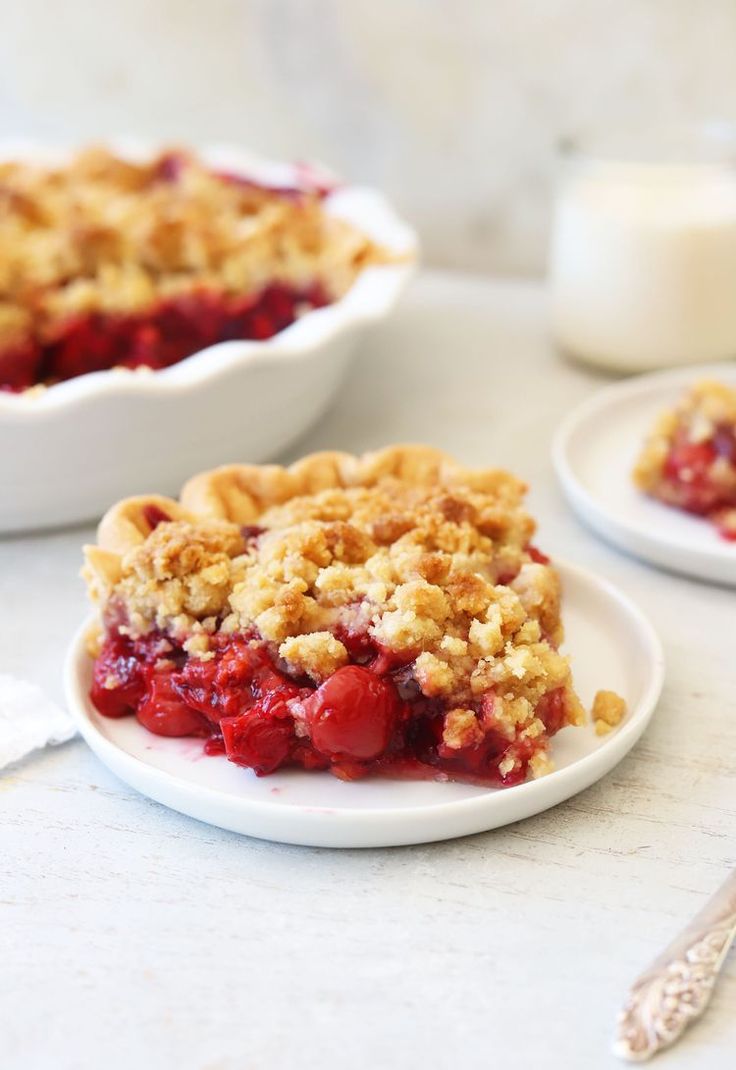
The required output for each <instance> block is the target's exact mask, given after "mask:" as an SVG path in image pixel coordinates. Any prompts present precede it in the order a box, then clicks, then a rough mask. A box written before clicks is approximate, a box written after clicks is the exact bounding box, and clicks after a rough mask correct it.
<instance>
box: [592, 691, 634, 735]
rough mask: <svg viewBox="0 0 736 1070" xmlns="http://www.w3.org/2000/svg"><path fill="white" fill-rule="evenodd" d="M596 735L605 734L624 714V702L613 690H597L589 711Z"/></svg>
mask: <svg viewBox="0 0 736 1070" xmlns="http://www.w3.org/2000/svg"><path fill="white" fill-rule="evenodd" d="M591 716H592V718H593V723H594V724H595V731H596V735H599V736H605V735H606V734H607V733H608V732H610V731H611V730H612V729H614V728H616V726H617V725H620V724H621V722H622V721H623V719H624V717H625V716H626V703H625V702H624V700H623V699H622V698H621V696H620V695H617V694H616V692H615V691H598V692H597V693H596V696H595V698H594V699H593V709H592V711H591Z"/></svg>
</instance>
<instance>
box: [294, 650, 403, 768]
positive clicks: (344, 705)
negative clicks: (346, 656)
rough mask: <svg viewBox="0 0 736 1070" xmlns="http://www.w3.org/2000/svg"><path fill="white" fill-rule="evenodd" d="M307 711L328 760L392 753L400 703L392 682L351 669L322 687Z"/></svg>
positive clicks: (315, 738) (314, 742)
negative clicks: (390, 745) (391, 743)
mask: <svg viewBox="0 0 736 1070" xmlns="http://www.w3.org/2000/svg"><path fill="white" fill-rule="evenodd" d="M304 709H305V711H306V715H307V724H308V725H309V734H310V737H311V740H312V745H313V746H314V747H315V749H316V750H318V751H320V752H321V753H322V754H325V755H327V756H328V757H329V758H338V759H339V758H348V759H350V758H352V759H355V760H357V761H370V760H371V759H373V758H378V757H379V756H380V755H382V754H384V753H385V751H386V750H387V749H388V746H389V744H390V742H391V737H392V736H393V732H394V729H395V727H396V724H397V721H398V719H399V715H400V712H401V700H400V699H399V696H398V692H397V691H396V688H395V687H394V685H393V684H392V683H391V681H390V680H386V679H383V678H382V677H381V676H376V675H375V673H373V672H372V671H371V670H370V669H366V668H363V667H362V666H360V665H346V666H345V668H343V669H338V670H337V672H336V673H334V674H333V675H332V676H331V677H330V678H329V679H328V680H326V681H325V682H324V683H323V684H322V685H321V687H318V688H317V690H316V691H315V692H314V694H313V695H312V696H311V697H310V698H308V699H307V700H306V702H305V703H304Z"/></svg>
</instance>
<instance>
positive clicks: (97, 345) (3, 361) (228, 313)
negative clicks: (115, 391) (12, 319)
mask: <svg viewBox="0 0 736 1070" xmlns="http://www.w3.org/2000/svg"><path fill="white" fill-rule="evenodd" d="M329 303H330V299H329V296H328V294H327V292H326V290H325V289H324V287H323V286H322V285H321V284H319V283H315V284H314V285H313V286H311V287H309V288H308V289H304V290H297V289H294V288H292V287H289V286H285V285H283V284H280V283H274V284H272V285H270V286H267V287H265V289H263V290H262V291H261V292H260V293H259V294H256V295H253V296H248V297H233V296H231V295H228V294H218V293H216V292H214V291H208V290H206V289H202V290H201V291H199V292H193V293H188V294H185V295H182V296H180V297H176V298H172V299H170V300H166V301H161V302H160V303H159V304H158V305H157V306H156V307H155V308H153V309H151V310H149V311H147V312H145V313H142V314H138V315H119V314H105V313H100V312H96V313H90V314H86V315H78V316H74V317H72V318H70V319H68V320H67V321H66V322H65V323H63V324H62V325H61V326H60V327H59V328H58V329H57V330H56V332H55V335H54V337H53V339H51V340H49V341H45V342H42V341H40V340H38V339H28V340H26V341H24V342H22V343H20V344H18V345H15V346H11V347H8V348H7V349H5V350H2V351H0V390H6V391H10V392H17V391H21V390H26V389H28V387H31V386H33V385H34V384H35V383H51V382H61V381H63V380H65V379H73V378H75V377H76V376H78V375H85V374H87V373H88V372H96V371H105V370H107V369H109V368H131V369H133V368H140V367H146V368H151V369H153V370H154V371H159V370H161V369H162V368H168V367H170V366H171V365H172V364H178V362H179V361H180V360H184V358H185V357H189V356H191V355H192V354H193V353H197V352H199V351H200V350H201V349H205V348H207V347H208V346H212V345H216V344H217V343H218V342H228V341H232V340H235V339H240V340H249V341H259V342H262V341H265V340H266V339H267V338H272V337H273V336H274V335H275V334H278V333H279V331H283V330H284V329H285V328H286V327H289V326H290V325H291V324H292V323H294V321H295V320H296V319H297V318H298V317H299V316H300V315H301V314H302V313H304V312H306V311H309V310H311V309H315V308H322V307H323V306H324V305H327V304H329Z"/></svg>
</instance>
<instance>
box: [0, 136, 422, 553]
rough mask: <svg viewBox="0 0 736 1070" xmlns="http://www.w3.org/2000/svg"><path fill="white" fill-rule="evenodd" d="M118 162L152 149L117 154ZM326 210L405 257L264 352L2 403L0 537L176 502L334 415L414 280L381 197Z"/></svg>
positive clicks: (239, 349) (290, 174) (2, 151)
mask: <svg viewBox="0 0 736 1070" xmlns="http://www.w3.org/2000/svg"><path fill="white" fill-rule="evenodd" d="M112 147H113V148H114V149H115V150H116V151H118V152H120V153H122V154H123V155H127V156H131V157H141V156H144V157H145V156H146V155H149V154H151V153H152V152H153V151H155V149H152V148H150V147H143V146H140V145H136V144H133V143H130V142H125V143H120V142H116V143H114V144H112ZM200 155H201V156H202V158H203V159H204V160H205V161H206V162H208V163H210V164H212V165H213V166H216V167H222V168H225V167H226V168H228V169H229V170H231V171H235V172H237V173H240V174H244V175H248V176H250V177H257V178H259V179H261V180H263V181H264V182H268V183H270V184H273V185H288V184H294V183H295V182H298V180H299V172H298V169H297V170H295V169H294V168H292V167H290V166H289V165H285V164H278V163H273V162H269V161H265V160H262V159H260V158H257V157H254V156H251V155H250V154H248V153H246V152H244V151H242V150H239V149H237V148H234V147H230V146H214V147H211V148H209V149H203V150H201V152H200ZM9 158H25V159H29V158H32V159H41V160H49V159H59V153H58V152H54V151H51V150H49V149H44V148H42V147H40V146H33V145H27V144H23V145H19V144H17V143H14V144H12V145H11V144H8V143H5V144H3V145H0V159H9ZM324 203H325V206H326V209H327V210H328V211H330V212H334V213H335V214H336V215H339V216H340V217H342V218H345V219H347V220H349V221H351V222H353V223H355V225H356V226H358V227H359V228H360V229H361V230H363V231H364V232H365V233H367V234H369V235H370V236H371V237H372V238H374V239H375V240H377V241H378V242H380V243H381V244H383V245H384V246H386V247H387V248H389V249H390V250H391V251H393V252H395V253H397V254H399V255H400V256H403V257H404V259H402V260H401V261H400V262H397V263H395V264H389V265H381V266H377V267H370V268H367V269H365V270H364V271H363V272H362V273H361V274H360V275H359V277H358V279H357V280H356V282H355V283H354V285H353V286H352V287H351V289H350V290H349V291H348V292H347V293H346V294H345V296H344V297H342V298H341V299H340V300H339V301H336V302H335V303H334V304H331V305H328V306H327V307H325V308H321V309H317V310H314V311H311V312H307V313H306V314H305V315H304V316H303V317H302V318H300V319H299V320H297V321H296V322H295V323H294V324H292V325H291V326H290V327H288V328H286V330H284V331H282V332H280V333H279V334H277V335H275V336H274V337H273V338H271V339H269V340H267V341H265V342H254V341H230V342H222V343H220V344H218V345H215V346H210V347H209V348H207V349H204V350H201V351H200V352H198V353H196V354H194V355H193V356H191V357H188V358H186V359H185V360H182V361H181V362H180V363H178V364H175V365H173V366H172V367H170V368H167V369H165V370H163V371H158V372H150V371H147V370H143V371H136V372H130V371H125V370H121V369H113V370H111V371H101V372H92V373H89V374H87V375H82V376H79V377H78V378H75V379H70V380H68V381H65V382H61V383H58V384H55V385H54V386H51V387H49V388H47V389H43V390H40V391H35V390H33V391H30V392H26V393H22V394H7V393H2V392H0V457H2V458H3V460H2V465H0V532H9V531H18V530H24V529H30V528H38V527H56V526H59V525H63V524H69V523H72V522H75V521H80V520H87V519H91V518H92V517H95V516H98V515H99V514H100V513H101V511H102V510H103V509H104V508H105V507H106V506H107V505H108V504H109V502H110V501H113V500H115V499H116V498H122V497H125V496H127V495H129V494H133V493H135V492H136V491H137V490H139V489H140V487H141V479H142V478H143V479H144V482H145V485H146V487H147V488H149V489H151V490H152V491H153V490H155V491H160V492H162V493H166V492H168V491H172V490H174V489H176V488H177V487H178V486H179V485H180V484H181V482H182V481H183V480H184V479H185V478H186V476H187V475H188V474H189V473H190V472H191V471H192V470H194V469H195V468H199V467H206V466H214V465H217V464H220V463H222V462H224V461H227V460H231V459H232V458H233V457H237V458H239V459H241V460H243V461H249V462H258V461H262V460H265V459H267V458H269V457H273V456H274V455H275V454H277V453H278V452H279V451H280V450H282V449H284V448H285V447H286V446H287V445H288V444H289V442H291V441H292V440H294V439H296V438H297V437H298V436H299V435H301V434H302V433H303V432H304V431H305V430H306V429H307V428H308V427H309V426H310V425H311V424H312V423H314V421H315V420H316V419H317V418H318V417H319V416H320V414H321V413H322V412H323V411H324V409H325V408H326V407H327V406H328V405H329V403H330V401H331V400H332V398H333V396H334V394H335V392H336V390H337V389H338V387H339V385H340V382H341V379H342V376H343V374H344V372H345V370H346V368H347V365H348V361H349V360H350V357H351V356H352V355H353V353H354V351H355V348H356V345H357V343H358V342H359V341H360V339H361V337H362V336H363V335H364V334H365V333H366V331H367V330H368V329H369V328H370V327H371V326H372V325H373V324H375V323H376V322H378V321H379V320H381V319H383V318H384V317H385V316H387V315H388V313H389V312H390V311H391V309H392V308H393V306H394V305H395V303H396V302H397V300H398V299H399V296H400V294H401V292H402V290H403V289H404V287H405V286H406V284H407V282H408V280H409V278H410V276H411V274H412V271H413V267H414V261H415V258H416V250H417V242H416V237H415V235H414V233H413V231H412V230H411V229H410V228H409V227H408V226H407V225H406V224H405V223H403V222H402V221H401V220H400V219H399V218H398V216H397V215H396V214H395V213H394V212H393V210H392V209H391V207H390V206H389V204H388V203H387V202H386V200H385V199H384V198H383V197H382V196H381V195H380V194H379V193H378V192H376V191H374V190H370V189H366V188H361V187H345V186H343V187H341V188H339V189H337V190H336V191H335V192H333V193H330V194H329V195H328V196H327V197H326V199H325V202H324Z"/></svg>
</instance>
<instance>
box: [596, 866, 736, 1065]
mask: <svg viewBox="0 0 736 1070" xmlns="http://www.w3.org/2000/svg"><path fill="white" fill-rule="evenodd" d="M734 937H736V872H734V873H732V874H731V876H730V877H729V878H728V879H727V880H726V882H725V884H723V885H722V886H721V887H720V888H719V889H718V891H717V892H716V894H715V895H714V896H713V898H712V899H710V900H709V901H708V902H707V903H706V905H705V907H704V908H703V909H702V910H701V911H700V913H699V914H698V916H697V917H696V918H695V919H694V920H693V921H692V922H691V924H690V925H689V926H688V927H687V929H685V930H684V931H683V932H682V933H681V934H680V935H679V936H678V937H676V938H675V940H674V941H673V942H672V943H671V944H670V946H669V947H668V948H667V949H666V951H664V952H663V953H662V954H661V955H660V956H659V958H657V959H655V961H654V962H653V963H652V965H651V966H650V967H649V969H648V970H646V972H645V973H643V974H642V975H641V977H639V979H638V980H637V981H635V982H634V985H633V986H632V988H631V991H630V992H629V996H628V999H627V1001H626V1003H625V1005H624V1008H623V1010H622V1011H621V1013H620V1015H619V1018H618V1025H617V1028H616V1036H615V1039H614V1043H613V1051H614V1054H616V1055H618V1056H619V1057H620V1058H622V1059H628V1060H630V1061H631V1062H644V1061H645V1060H646V1059H649V1058H651V1056H652V1055H654V1054H655V1053H656V1052H658V1051H660V1050H661V1049H662V1048H666V1047H668V1046H669V1045H670V1044H674V1042H675V1041H676V1040H677V1038H678V1037H679V1036H680V1034H681V1033H683V1032H684V1030H685V1029H686V1028H687V1027H688V1025H690V1023H691V1022H693V1021H694V1020H695V1019H696V1018H698V1017H699V1016H700V1015H701V1014H702V1013H703V1011H704V1010H705V1008H706V1006H707V1005H708V1000H709V999H710V997H711V993H712V992H713V988H714V987H715V983H716V978H717V977H718V973H719V971H720V969H721V966H722V965H723V963H724V961H725V958H726V955H727V954H728V949H729V948H730V947H731V944H732V943H733V940H734Z"/></svg>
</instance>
